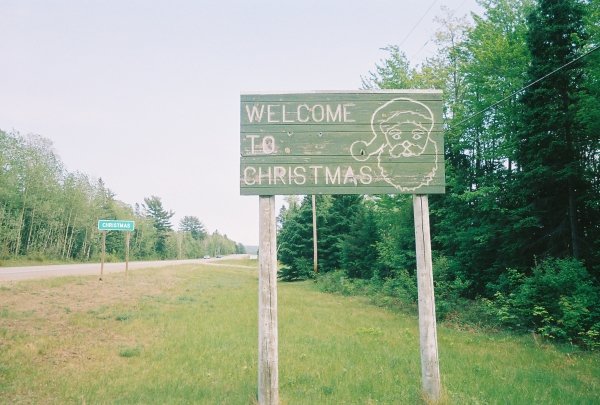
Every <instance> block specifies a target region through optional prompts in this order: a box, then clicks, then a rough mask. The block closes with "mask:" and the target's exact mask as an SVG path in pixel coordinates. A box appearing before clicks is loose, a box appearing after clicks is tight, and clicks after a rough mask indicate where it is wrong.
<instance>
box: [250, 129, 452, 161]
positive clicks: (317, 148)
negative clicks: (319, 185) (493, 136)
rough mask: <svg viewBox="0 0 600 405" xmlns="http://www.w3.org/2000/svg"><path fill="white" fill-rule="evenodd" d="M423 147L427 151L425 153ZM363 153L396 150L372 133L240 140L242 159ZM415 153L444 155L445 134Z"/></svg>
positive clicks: (259, 136)
mask: <svg viewBox="0 0 600 405" xmlns="http://www.w3.org/2000/svg"><path fill="white" fill-rule="evenodd" d="M353 145H357V146H353ZM421 147H423V148H422V149H421ZM353 148H354V151H353V150H352V149H353ZM361 149H362V150H364V151H365V154H367V155H368V154H374V153H377V151H378V150H379V151H381V153H382V154H383V155H386V154H387V155H391V154H392V153H393V152H392V151H393V150H394V149H393V147H390V146H389V144H388V143H387V142H386V141H385V140H384V139H377V137H376V136H375V135H373V133H372V132H329V131H324V132H304V133H294V134H292V135H287V134H284V133H277V132H275V133H273V132H268V133H267V132H265V133H248V134H242V137H241V139H240V154H241V156H256V155H268V156H277V155H295V156H311V155H328V156H352V153H353V152H354V153H356V154H357V155H359V154H360V151H361ZM409 150H410V149H409ZM413 150H414V155H416V156H418V154H421V153H425V154H436V153H437V154H440V155H441V154H443V153H444V135H443V133H442V132H431V133H430V134H429V135H428V139H427V140H425V141H424V142H422V143H420V144H418V145H417V144H415V146H413ZM419 152H420V153H419ZM398 157H402V155H401V154H400V155H398ZM357 158H360V156H357Z"/></svg>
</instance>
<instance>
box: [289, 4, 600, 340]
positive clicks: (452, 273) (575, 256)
mask: <svg viewBox="0 0 600 405" xmlns="http://www.w3.org/2000/svg"><path fill="white" fill-rule="evenodd" d="M479 3H480V4H481V6H482V7H483V10H484V12H483V13H482V15H474V16H473V22H472V23H469V22H468V20H467V19H466V18H464V17H459V16H455V15H453V14H452V13H451V12H450V11H448V10H446V13H445V15H444V17H443V18H439V19H438V20H437V23H438V24H439V31H438V32H437V33H436V34H435V41H436V43H437V47H438V53H437V55H436V56H435V57H433V58H429V59H427V60H425V61H424V62H423V63H422V64H420V65H418V66H414V67H413V66H411V64H410V62H409V61H408V60H407V58H406V56H405V54H404V53H403V52H402V49H400V47H398V46H389V47H387V48H386V50H387V52H388V56H387V58H385V59H384V60H382V61H381V62H380V63H378V64H377V65H376V67H375V69H374V71H372V72H369V74H368V75H367V76H366V77H363V86H364V88H365V89H411V88H424V89H428V88H437V89H443V91H444V115H445V116H444V119H445V124H444V125H445V155H446V194H444V195H432V196H430V198H429V201H430V213H431V234H432V246H433V255H434V282H435V288H436V301H437V302H436V306H437V315H438V318H440V319H445V320H448V321H453V322H471V323H485V324H486V325H488V326H494V327H503V328H510V329H513V330H516V331H521V332H534V333H536V334H538V335H541V336H542V337H544V338H547V339H551V340H556V341H568V342H571V343H575V344H579V345H581V346H583V347H588V348H592V349H594V348H596V349H597V348H599V347H600V305H599V304H600V289H599V281H600V51H599V47H600V24H598V22H599V21H600V2H599V1H598V0H593V1H583V0H560V1H559V0H537V1H536V0H481V1H480V2H479ZM316 215H317V228H318V264H319V267H318V270H319V275H318V277H317V279H318V281H319V282H320V284H321V285H322V286H323V288H324V289H327V290H335V291H342V292H345V293H352V292H356V291H361V292H363V293H369V294H371V295H372V296H374V297H375V296H376V297H379V300H380V301H382V300H383V301H385V299H384V298H385V297H387V298H386V299H387V301H385V302H388V301H389V300H390V299H392V298H393V299H396V300H399V301H398V302H401V303H404V304H406V303H413V304H414V303H415V302H416V299H417V292H416V280H415V267H416V266H415V253H414V252H415V242H414V226H413V214H412V201H411V196H407V195H377V196H348V195H334V196H317V214H316ZM278 221H279V224H278V225H279V234H278V245H279V246H278V249H279V259H280V261H281V262H282V264H283V267H282V269H281V272H280V278H281V279H283V280H296V279H305V278H309V277H314V276H315V275H314V273H313V250H312V249H313V247H312V231H313V229H312V209H311V197H310V196H306V197H305V198H304V199H303V200H301V201H300V200H298V199H297V198H295V197H293V196H292V197H288V201H287V204H286V207H285V208H283V209H282V210H281V212H280V214H279V217H278ZM382 297H384V298H382Z"/></svg>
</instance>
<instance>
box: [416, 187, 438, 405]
mask: <svg viewBox="0 0 600 405" xmlns="http://www.w3.org/2000/svg"><path fill="white" fill-rule="evenodd" d="M413 210H414V217H415V240H416V254H417V287H418V296H419V336H420V348H421V381H422V384H423V391H424V393H425V395H427V397H428V399H429V400H431V401H433V402H436V401H438V400H439V399H440V391H441V382H440V367H439V360H438V347H437V330H436V319H435V298H434V294H433V265H432V260H431V234H430V230H429V199H428V197H427V195H413Z"/></svg>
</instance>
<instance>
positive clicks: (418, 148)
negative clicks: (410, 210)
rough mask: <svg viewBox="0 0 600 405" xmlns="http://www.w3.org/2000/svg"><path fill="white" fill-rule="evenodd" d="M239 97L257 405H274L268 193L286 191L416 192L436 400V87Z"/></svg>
mask: <svg viewBox="0 0 600 405" xmlns="http://www.w3.org/2000/svg"><path fill="white" fill-rule="evenodd" d="M240 101H241V103H240V194H242V195H258V196H259V234H260V235H259V251H260V253H261V254H260V257H259V305H258V318H259V331H258V336H259V353H258V358H259V361H258V363H259V364H258V402H259V404H261V405H264V404H277V403H278V402H279V387H278V381H279V380H278V353H277V350H278V349H277V348H278V332H277V277H276V274H277V253H276V252H277V250H276V246H277V241H276V234H277V230H276V226H275V197H274V196H275V195H282V194H283V195H285V194H292V195H293V194H300V195H306V194H312V195H313V196H314V195H315V194H413V207H414V218H415V238H416V258H417V281H418V295H419V334H420V347H421V376H422V385H423V390H424V392H425V394H426V395H427V397H428V398H429V399H430V400H432V401H437V400H438V399H439V397H440V392H441V383H440V372H439V363H438V353H437V332H436V320H435V300H434V295H433V272H432V260H431V239H430V231H429V202H428V197H427V195H428V194H441V193H444V192H445V173H444V138H443V123H442V92H441V91H438V90H381V91H349V92H313V93H301V94H298V93H277V94H242V95H241V98H240ZM313 211H314V208H313ZM313 215H314V214H313ZM313 227H314V231H316V225H313ZM313 235H314V236H313V238H314V243H315V245H316V232H315V233H314V234H313ZM315 257H316V251H315ZM315 269H316V260H315Z"/></svg>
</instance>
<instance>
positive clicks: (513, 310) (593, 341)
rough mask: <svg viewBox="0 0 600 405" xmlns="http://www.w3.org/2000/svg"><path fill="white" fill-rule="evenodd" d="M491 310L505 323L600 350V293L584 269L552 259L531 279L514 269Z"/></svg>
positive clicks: (578, 264) (491, 302)
mask: <svg viewBox="0 0 600 405" xmlns="http://www.w3.org/2000/svg"><path fill="white" fill-rule="evenodd" d="M497 287H498V288H499V290H498V291H496V293H495V294H494V298H493V299H492V300H487V302H486V303H487V308H488V311H489V313H490V314H491V315H493V316H494V317H495V318H496V319H497V320H498V321H499V322H500V323H501V324H503V325H505V326H508V327H510V328H512V329H514V330H519V331H533V332H535V333H539V334H540V335H541V336H543V337H544V338H546V339H551V340H556V341H568V342H571V343H575V344H579V345H581V346H585V347H588V348H590V349H596V348H598V347H599V345H600V333H599V332H600V309H599V308H598V303H599V302H600V289H599V288H598V286H597V285H595V284H594V282H593V280H592V278H591V277H590V275H589V273H588V272H587V270H586V269H585V267H584V266H583V264H582V263H581V262H579V261H577V260H574V259H547V260H544V261H543V262H541V263H540V264H538V265H536V266H535V267H534V268H533V270H532V274H531V275H530V276H525V275H523V274H520V273H518V272H516V271H514V270H510V271H508V272H507V275H506V277H505V278H504V280H501V282H500V283H499V284H498V285H497Z"/></svg>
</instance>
